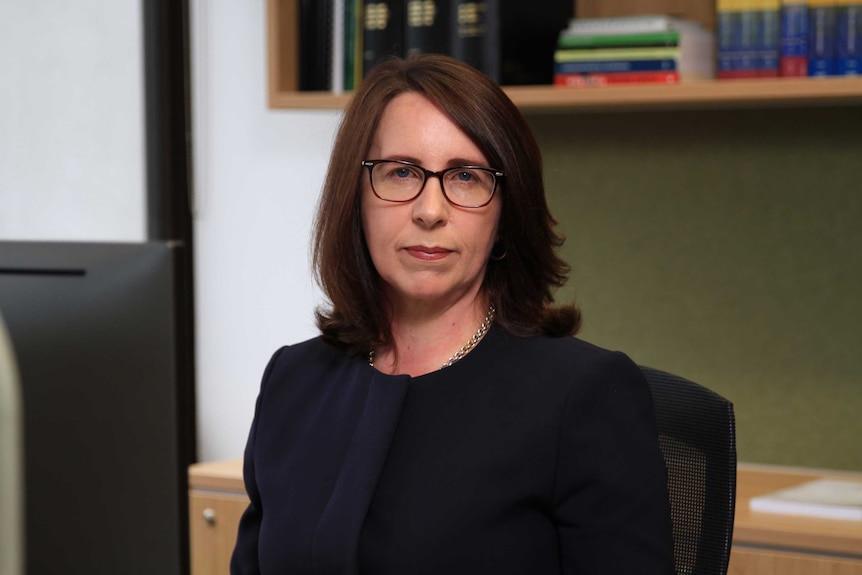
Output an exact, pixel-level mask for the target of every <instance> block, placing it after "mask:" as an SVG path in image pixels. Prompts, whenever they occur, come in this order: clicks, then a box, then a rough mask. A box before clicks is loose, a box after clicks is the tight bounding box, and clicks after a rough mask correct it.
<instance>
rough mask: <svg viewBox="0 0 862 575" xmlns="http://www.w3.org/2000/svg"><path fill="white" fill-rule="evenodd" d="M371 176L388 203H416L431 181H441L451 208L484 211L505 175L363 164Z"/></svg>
mask: <svg viewBox="0 0 862 575" xmlns="http://www.w3.org/2000/svg"><path fill="white" fill-rule="evenodd" d="M362 165H363V166H364V167H366V168H368V174H369V175H370V176H371V191H373V192H374V195H375V196H377V197H378V198H380V199H381V200H385V201H387V202H399V203H404V202H409V201H412V200H415V199H416V198H418V197H419V194H421V193H422V190H424V189H425V184H426V183H427V182H428V178H429V177H430V178H437V179H438V180H440V188H441V189H442V190H443V195H444V196H446V199H447V200H449V202H450V203H451V204H454V205H456V206H459V207H462V208H481V207H483V206H486V205H488V204H489V203H490V202H491V198H493V197H494V192H495V191H497V179H498V178H503V177H505V174H504V173H503V172H501V171H499V170H495V169H493V168H482V167H480V166H455V167H454V168H446V169H445V170H443V171H440V172H432V171H431V170H426V169H425V168H423V167H422V166H419V165H416V164H414V163H413V162H405V161H403V160H363V161H362Z"/></svg>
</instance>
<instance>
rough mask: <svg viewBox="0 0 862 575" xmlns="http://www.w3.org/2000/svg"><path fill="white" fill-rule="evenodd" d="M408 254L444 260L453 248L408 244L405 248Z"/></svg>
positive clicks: (419, 257) (427, 258)
mask: <svg viewBox="0 0 862 575" xmlns="http://www.w3.org/2000/svg"><path fill="white" fill-rule="evenodd" d="M404 249H405V250H406V251H407V253H408V254H410V255H411V256H413V257H414V258H417V259H420V260H428V261H433V260H442V259H443V258H445V257H446V256H448V255H449V254H451V253H452V250H447V249H446V248H440V247H427V246H408V247H406V248H404Z"/></svg>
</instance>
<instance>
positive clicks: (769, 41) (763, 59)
mask: <svg viewBox="0 0 862 575" xmlns="http://www.w3.org/2000/svg"><path fill="white" fill-rule="evenodd" d="M758 12H759V23H758V24H759V27H758V30H757V40H758V52H759V53H758V58H757V70H758V76H760V77H775V76H778V68H779V66H778V61H779V42H780V38H781V6H780V3H779V0H760V5H759V10H758Z"/></svg>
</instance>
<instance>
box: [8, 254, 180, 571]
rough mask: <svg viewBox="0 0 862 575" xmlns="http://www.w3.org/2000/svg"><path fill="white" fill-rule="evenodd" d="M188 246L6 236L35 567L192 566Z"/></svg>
mask: <svg viewBox="0 0 862 575" xmlns="http://www.w3.org/2000/svg"><path fill="white" fill-rule="evenodd" d="M178 249H181V248H178V247H177V246H176V245H171V244H167V243H144V244H106V243H60V242H0V312H2V314H3V317H4V318H5V321H6V324H7V329H8V332H9V337H10V340H11V344H12V348H13V350H14V353H15V357H16V359H17V364H18V368H19V376H20V382H21V383H20V386H21V397H22V403H23V416H24V417H23V420H24V425H23V432H24V433H23V438H24V439H23V445H24V450H23V452H24V509H25V548H26V553H25V561H26V565H27V572H28V573H39V574H40V575H53V574H60V573H63V574H66V573H87V574H102V573H104V574H106V575H107V574H116V573H124V574H138V573H140V574H142V575H143V574H152V573H159V574H172V573H182V572H184V571H185V566H184V558H183V553H184V551H183V545H184V540H185V533H187V531H186V522H185V519H186V517H187V515H186V511H185V509H186V508H187V507H186V505H187V495H186V490H185V485H186V483H185V481H184V478H185V473H186V466H187V464H188V463H189V461H185V460H184V459H185V458H187V457H186V455H184V452H183V449H182V445H184V442H186V443H187V442H188V440H189V438H188V437H183V434H184V433H187V432H184V431H183V430H184V429H186V428H187V426H185V425H184V424H183V419H184V418H185V417H191V414H189V413H183V411H184V410H186V409H188V406H182V405H181V401H179V400H178V397H180V395H181V394H180V390H179V386H180V385H183V383H182V382H180V381H178V370H177V362H178V359H177V354H178V349H179V347H178V345H177V344H178V342H177V326H176V318H177V314H176V311H177V310H176V309H175V303H176V299H175V294H174V290H175V286H174V272H173V270H174V268H173V265H174V261H175V257H176V253H175V252H176V251H177V250H178ZM187 351H188V352H189V353H190V352H191V350H187ZM181 352H182V351H180V353H181ZM185 385H190V383H189V382H186V383H185Z"/></svg>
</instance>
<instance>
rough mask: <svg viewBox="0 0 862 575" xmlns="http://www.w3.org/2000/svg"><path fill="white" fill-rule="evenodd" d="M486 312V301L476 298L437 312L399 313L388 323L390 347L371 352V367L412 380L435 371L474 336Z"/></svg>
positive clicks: (420, 310)
mask: <svg viewBox="0 0 862 575" xmlns="http://www.w3.org/2000/svg"><path fill="white" fill-rule="evenodd" d="M488 309H489V304H488V303H487V299H486V298H484V297H477V298H475V299H473V300H472V301H469V302H460V303H458V304H455V305H452V306H449V307H446V308H443V309H439V310H437V311H434V310H430V309H427V308H426V309H421V308H416V307H414V308H411V309H409V310H400V313H395V314H394V316H393V320H392V339H393V345H392V346H390V347H389V348H387V349H382V350H376V351H375V355H374V366H375V367H376V368H377V369H378V370H380V371H382V372H384V373H389V374H407V375H410V376H413V377H416V376H419V375H424V374H426V373H430V372H432V371H436V370H438V369H440V367H441V366H442V365H444V364H445V363H447V362H448V361H449V360H450V359H452V358H453V356H454V355H455V354H456V353H457V352H458V351H459V350H461V349H462V348H463V347H464V346H465V345H466V344H467V342H469V341H470V340H471V338H473V336H475V335H476V334H477V330H479V327H480V326H481V325H482V323H483V322H484V321H485V320H486V318H487V315H488ZM483 335H484V334H483Z"/></svg>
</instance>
